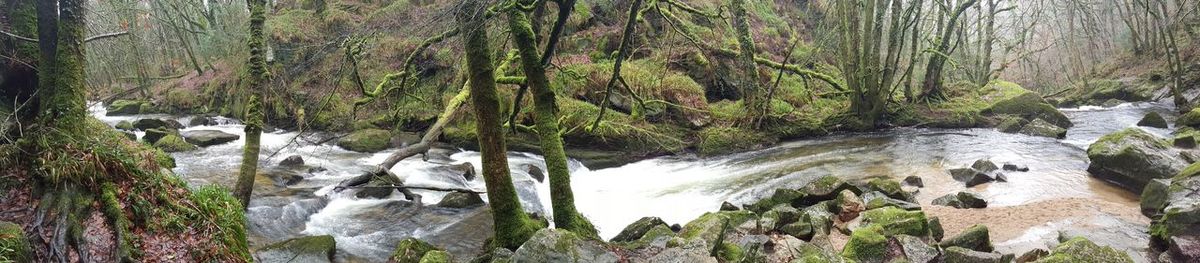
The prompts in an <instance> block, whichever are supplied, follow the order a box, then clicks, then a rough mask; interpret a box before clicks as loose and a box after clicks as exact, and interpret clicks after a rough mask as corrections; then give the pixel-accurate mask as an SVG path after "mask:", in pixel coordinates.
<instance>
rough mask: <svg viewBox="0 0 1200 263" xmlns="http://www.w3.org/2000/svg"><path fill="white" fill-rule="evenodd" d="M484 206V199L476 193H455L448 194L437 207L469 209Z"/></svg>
mask: <svg viewBox="0 0 1200 263" xmlns="http://www.w3.org/2000/svg"><path fill="white" fill-rule="evenodd" d="M481 205H483V198H480V197H479V194H475V193H463V192H453V193H449V194H446V197H443V198H442V201H440V202H438V203H437V206H440V207H445V208H468V207H476V206H481Z"/></svg>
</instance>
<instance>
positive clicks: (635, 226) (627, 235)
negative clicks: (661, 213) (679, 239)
mask: <svg viewBox="0 0 1200 263" xmlns="http://www.w3.org/2000/svg"><path fill="white" fill-rule="evenodd" d="M658 226H667V227H669V226H668V225H667V222H663V220H662V218H658V217H643V218H641V219H638V220H637V221H634V222H633V223H632V224H629V226H626V227H625V229H622V230H621V233H619V234H617V236H615V237H613V238H612V239H610V240H609V241H612V242H630V241H635V240H638V239H641V238H642V236H644V235H646V233H647V232H650V230H651V229H654V228H655V227H658Z"/></svg>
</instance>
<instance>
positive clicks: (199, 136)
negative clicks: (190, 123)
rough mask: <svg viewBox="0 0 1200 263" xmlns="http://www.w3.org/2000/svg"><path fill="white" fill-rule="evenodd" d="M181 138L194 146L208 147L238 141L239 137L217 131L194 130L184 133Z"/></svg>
mask: <svg viewBox="0 0 1200 263" xmlns="http://www.w3.org/2000/svg"><path fill="white" fill-rule="evenodd" d="M183 138H184V139H185V140H187V142H189V143H192V144H195V145H196V146H200V147H208V146H213V145H221V144H225V143H229V142H232V141H236V140H238V139H240V138H241V136H238V135H237V134H229V133H225V132H222V131H218V130H196V131H186V132H184V133H183Z"/></svg>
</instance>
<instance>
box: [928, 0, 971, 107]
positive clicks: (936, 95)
mask: <svg viewBox="0 0 1200 263" xmlns="http://www.w3.org/2000/svg"><path fill="white" fill-rule="evenodd" d="M978 1H979V0H966V2H964V3H960V4H959V6H958V8H957V9H955V10H954V11H953V12H951V13H950V18H949V19H948V20H947V21H946V24H945V25H944V27H942V30H941V33H942V35H941V38H940V39H939V43H938V45H937V48H936V49H935V50H934V54H933V55H932V57H930V58H929V65H928V66H926V67H925V81H924V82H923V84H922V85H921V86H922V88H923V89H924V93H923V94H921V98H924V99H937V100H940V99H945V97H946V95H945V94H943V93H942V71H943V69H944V67H945V66H946V60H947V59H948V58H949V56H950V54H948V52H949V51H950V44H951V41H952V38H954V32H957V30H955V28H957V26H956V25H957V24H958V18H959V17H960V16H961V15H962V13H963V12H966V11H967V8H970V7H971V6H972V5H975V2H978Z"/></svg>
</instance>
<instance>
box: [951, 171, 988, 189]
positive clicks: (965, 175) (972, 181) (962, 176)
mask: <svg viewBox="0 0 1200 263" xmlns="http://www.w3.org/2000/svg"><path fill="white" fill-rule="evenodd" d="M949 172H950V177H951V178H954V180H955V181H959V182H963V183H965V184H966V186H967V187H974V186H976V185H981V184H986V183H990V182H992V181H995V180H996V178H993V177H992V176H991V175H988V174H987V173H985V172H981V171H979V170H975V168H957V169H950V170H949Z"/></svg>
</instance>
